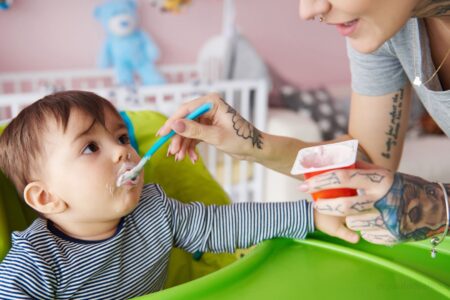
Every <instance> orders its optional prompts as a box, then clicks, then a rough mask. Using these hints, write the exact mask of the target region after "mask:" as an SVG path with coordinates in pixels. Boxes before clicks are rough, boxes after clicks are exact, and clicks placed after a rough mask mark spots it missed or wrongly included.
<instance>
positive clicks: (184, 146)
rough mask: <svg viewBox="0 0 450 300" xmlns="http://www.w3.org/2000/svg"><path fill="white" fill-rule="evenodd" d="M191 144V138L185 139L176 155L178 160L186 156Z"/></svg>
mask: <svg viewBox="0 0 450 300" xmlns="http://www.w3.org/2000/svg"><path fill="white" fill-rule="evenodd" d="M190 144H191V140H188V139H185V140H183V142H182V143H181V147H180V151H178V153H177V154H176V155H175V160H176V161H181V160H183V159H184V157H185V156H186V152H187V149H188V148H189V145H190Z"/></svg>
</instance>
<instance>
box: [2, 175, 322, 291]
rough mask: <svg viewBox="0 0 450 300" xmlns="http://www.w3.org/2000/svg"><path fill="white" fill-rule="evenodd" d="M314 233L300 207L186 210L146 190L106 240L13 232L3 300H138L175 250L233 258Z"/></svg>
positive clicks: (34, 230)
mask: <svg viewBox="0 0 450 300" xmlns="http://www.w3.org/2000/svg"><path fill="white" fill-rule="evenodd" d="M313 230H314V224H313V215H312V205H310V204H309V203H308V202H306V201H304V200H302V201H298V202H288V203H238V204H232V205H208V206H205V205H204V204H202V203H198V202H193V203H188V204H185V203H181V202H178V201H176V200H174V199H170V198H168V197H167V196H166V195H165V194H164V192H163V191H162V189H161V188H160V187H159V186H158V185H154V184H150V185H146V186H144V189H143V191H142V196H141V199H140V202H139V205H138V206H137V207H136V209H135V210H134V211H133V212H132V213H131V214H129V215H127V216H125V217H123V218H122V220H121V221H120V224H119V226H118V228H117V231H116V233H115V234H114V236H112V237H110V238H108V239H105V240H102V241H83V240H78V239H74V238H71V237H69V236H67V235H64V234H63V233H62V232H61V231H58V230H57V229H56V228H55V226H53V224H52V223H51V222H50V221H46V220H44V219H40V218H39V219H37V220H35V221H34V223H33V224H32V225H31V226H30V227H29V228H27V229H26V230H25V231H22V232H14V233H13V234H12V244H13V246H12V248H11V250H10V251H9V253H8V255H7V256H6V257H5V259H4V260H3V262H2V263H1V264H0V298H1V299H29V298H36V299H55V298H57V299H69V298H76V299H126V298H132V297H137V296H140V295H145V294H148V293H151V292H155V291H159V290H161V289H162V288H163V285H164V281H165V279H166V275H167V267H168V262H169V254H170V251H171V249H172V248H173V247H179V248H182V249H185V250H186V251H189V252H195V251H202V252H207V251H209V252H234V251H235V249H236V248H247V247H249V246H251V245H254V244H257V243H259V242H261V241H263V240H265V239H270V238H272V237H292V238H304V237H305V236H306V234H307V233H308V232H312V231H313Z"/></svg>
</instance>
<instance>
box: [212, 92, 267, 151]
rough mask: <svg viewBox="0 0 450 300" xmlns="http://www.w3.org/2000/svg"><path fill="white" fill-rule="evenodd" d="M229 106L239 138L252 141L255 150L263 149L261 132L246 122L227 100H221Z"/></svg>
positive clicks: (228, 110) (228, 109)
mask: <svg viewBox="0 0 450 300" xmlns="http://www.w3.org/2000/svg"><path fill="white" fill-rule="evenodd" d="M221 100H222V101H223V102H224V103H225V105H226V106H227V113H229V114H231V115H232V116H231V122H232V123H233V129H234V131H235V132H236V135H237V136H240V137H241V138H243V139H245V140H247V139H250V140H251V142H252V146H253V148H255V147H256V148H258V149H262V147H263V141H262V139H263V137H262V134H261V131H259V130H258V129H257V128H256V127H255V126H253V125H252V124H251V123H250V122H249V121H247V120H245V119H244V118H243V117H242V116H241V115H240V114H239V113H238V112H237V111H236V110H235V109H234V108H233V107H231V106H230V105H229V104H228V103H226V102H225V100H223V99H221Z"/></svg>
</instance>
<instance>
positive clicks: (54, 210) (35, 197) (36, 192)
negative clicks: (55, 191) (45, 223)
mask: <svg viewBox="0 0 450 300" xmlns="http://www.w3.org/2000/svg"><path fill="white" fill-rule="evenodd" d="M23 197H24V198H25V202H26V203H27V204H28V205H29V206H30V207H32V208H33V209H34V210H36V211H38V212H40V213H41V214H44V215H50V214H59V213H62V212H63V211H65V210H66V208H67V205H66V203H65V202H64V201H63V200H62V199H60V198H59V197H57V196H54V195H52V194H51V193H49V192H48V191H47V189H46V187H45V185H44V184H43V183H42V182H40V181H33V182H31V183H29V184H27V186H26V187H25V189H24V191H23Z"/></svg>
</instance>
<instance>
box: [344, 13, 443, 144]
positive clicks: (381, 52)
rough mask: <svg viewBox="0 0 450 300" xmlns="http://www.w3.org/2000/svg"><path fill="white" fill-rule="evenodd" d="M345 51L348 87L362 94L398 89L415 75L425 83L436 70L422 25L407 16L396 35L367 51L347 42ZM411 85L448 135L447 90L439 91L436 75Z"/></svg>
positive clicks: (422, 23) (378, 94)
mask: <svg viewBox="0 0 450 300" xmlns="http://www.w3.org/2000/svg"><path fill="white" fill-rule="evenodd" d="M449 39H450V37H449ZM347 53H348V56H349V59H350V70H351V73H352V89H353V91H355V92H357V93H358V94H361V95H366V96H381V95H385V94H387V93H392V92H395V91H398V90H399V89H400V88H402V87H404V86H405V84H406V83H407V82H408V81H409V82H411V83H412V82H414V79H415V77H419V78H420V79H421V80H422V82H425V81H427V80H428V79H429V78H430V77H431V76H432V74H433V73H434V71H435V70H436V69H435V66H434V64H433V61H432V59H431V51H430V47H429V41H428V35H427V31H426V28H425V24H424V22H423V20H421V19H418V18H411V19H410V20H409V21H408V22H407V23H406V24H405V26H403V28H402V29H401V30H400V31H399V32H398V33H397V34H396V35H394V36H393V37H392V38H391V39H390V40H388V41H387V42H385V43H384V44H383V45H382V46H381V47H380V48H378V49H377V50H376V51H374V52H372V53H370V54H363V53H360V52H357V51H356V50H355V49H353V48H352V47H351V45H350V43H349V42H347ZM413 88H414V90H415V92H416V94H417V96H418V98H419V99H420V100H421V102H422V103H423V105H424V107H425V108H426V109H427V111H428V113H429V114H430V115H431V116H432V117H433V119H434V120H435V121H436V123H437V124H438V125H439V126H440V127H441V129H442V130H443V131H444V132H445V134H446V135H447V136H449V137H450V90H447V91H443V90H442V86H441V84H440V82H439V79H438V76H437V75H436V76H435V77H434V78H433V79H432V80H430V81H429V82H428V83H427V84H425V85H424V84H422V85H420V86H416V85H413Z"/></svg>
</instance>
